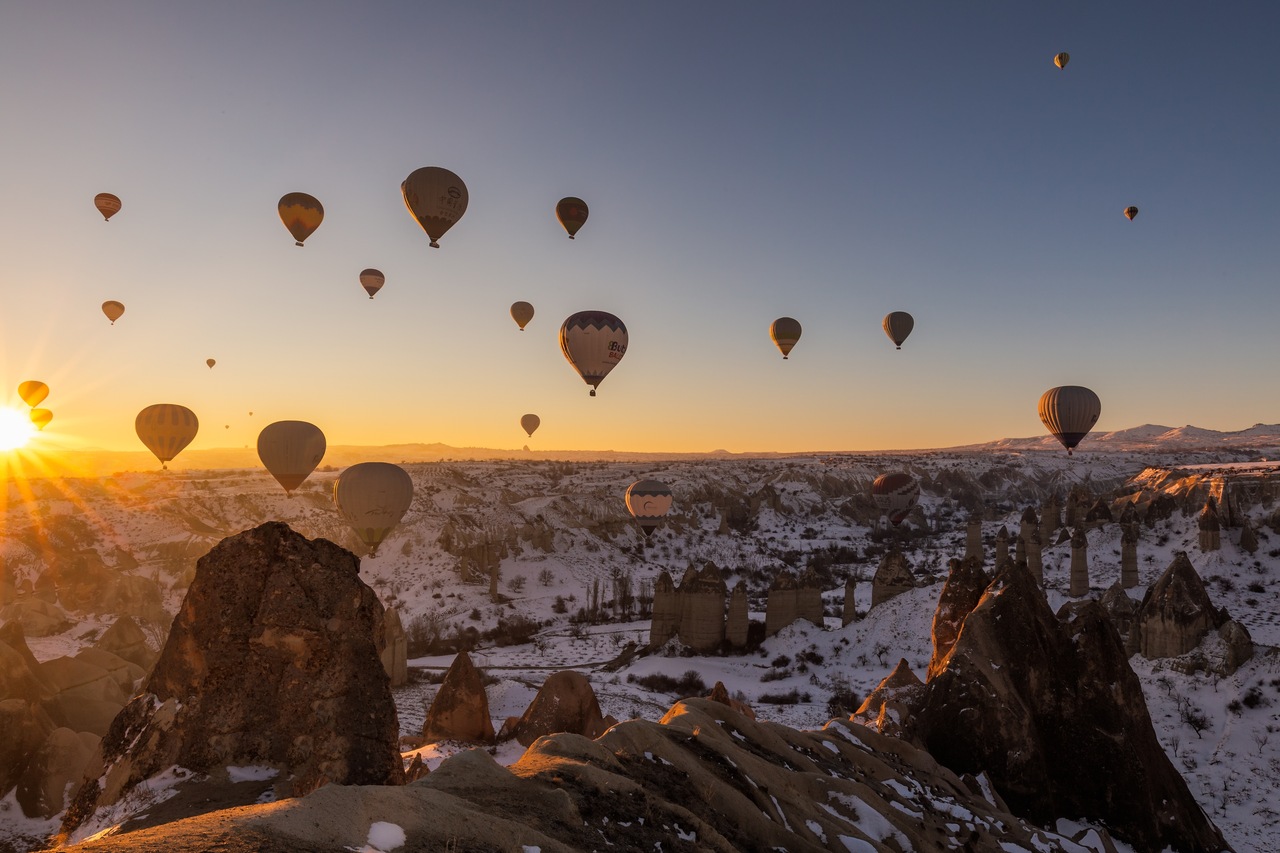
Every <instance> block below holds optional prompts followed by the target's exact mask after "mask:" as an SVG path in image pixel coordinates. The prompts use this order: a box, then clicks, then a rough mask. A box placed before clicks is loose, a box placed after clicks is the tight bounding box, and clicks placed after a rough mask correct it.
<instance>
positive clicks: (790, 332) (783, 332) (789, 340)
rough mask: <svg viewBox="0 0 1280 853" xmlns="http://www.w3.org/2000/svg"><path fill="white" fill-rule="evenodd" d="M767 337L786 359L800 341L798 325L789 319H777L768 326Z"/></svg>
mask: <svg viewBox="0 0 1280 853" xmlns="http://www.w3.org/2000/svg"><path fill="white" fill-rule="evenodd" d="M769 337H771V338H773V343H774V345H775V346H777V347H778V349H779V350H780V351H781V352H782V357H783V358H786V357H787V354H788V353H790V352H791V348H792V347H794V346H795V345H796V341H798V340H800V323H799V322H798V321H796V320H793V319H791V318H790V317H779V318H778V319H776V320H774V321H773V322H772V323H770V324H769Z"/></svg>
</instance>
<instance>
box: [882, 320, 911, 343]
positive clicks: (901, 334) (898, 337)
mask: <svg viewBox="0 0 1280 853" xmlns="http://www.w3.org/2000/svg"><path fill="white" fill-rule="evenodd" d="M883 326H884V333H885V334H886V335H888V336H889V340H891V341H893V343H894V346H896V347H897V348H898V349H902V342H903V341H905V340H906V339H907V335H909V334H911V330H912V329H914V328H915V327H916V321H915V318H913V317H912V316H911V315H910V314H908V313H907V312H906V311H892V312H890V313H889V314H886V315H885V318H884V323H883Z"/></svg>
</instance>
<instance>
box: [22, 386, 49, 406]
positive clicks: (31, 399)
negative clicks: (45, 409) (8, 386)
mask: <svg viewBox="0 0 1280 853" xmlns="http://www.w3.org/2000/svg"><path fill="white" fill-rule="evenodd" d="M18 396H19V397H21V398H22V402H24V403H26V404H27V405H28V406H32V407H34V406H38V405H40V403H41V401H43V400H44V398H45V397H48V396H49V386H48V385H45V384H44V383H43V382H39V381H37V380H35V379H28V380H27V381H26V382H22V383H19V384H18Z"/></svg>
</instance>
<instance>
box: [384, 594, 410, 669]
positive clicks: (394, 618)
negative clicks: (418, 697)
mask: <svg viewBox="0 0 1280 853" xmlns="http://www.w3.org/2000/svg"><path fill="white" fill-rule="evenodd" d="M382 642H383V646H382V655H381V658H382V668H383V669H385V670H386V671H387V678H389V679H390V680H391V686H392V687H400V686H402V685H404V684H407V683H408V681H409V637H408V635H407V634H405V632H404V625H403V624H401V622H400V614H399V613H398V612H397V611H396V610H395V608H391V609H390V610H386V611H383V619H382Z"/></svg>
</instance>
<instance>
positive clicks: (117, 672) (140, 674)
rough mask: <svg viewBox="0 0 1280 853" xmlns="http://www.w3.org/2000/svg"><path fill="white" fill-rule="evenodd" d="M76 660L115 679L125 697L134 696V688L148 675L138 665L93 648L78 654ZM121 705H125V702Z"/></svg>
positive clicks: (85, 649)
mask: <svg viewBox="0 0 1280 853" xmlns="http://www.w3.org/2000/svg"><path fill="white" fill-rule="evenodd" d="M75 659H76V660H78V661H80V662H81V663H87V664H89V665H90V666H95V667H98V668H99V669H101V670H103V671H104V672H106V673H107V674H108V675H110V676H111V677H112V678H113V679H115V682H116V684H118V685H119V686H120V690H121V691H122V692H123V693H124V695H125V696H132V695H133V688H134V686H135V685H136V684H137V683H138V682H139V681H140V680H142V679H143V678H145V677H146V675H147V673H146V671H145V670H143V668H142V667H140V666H138V665H137V664H136V663H133V662H132V661H127V660H125V659H124V658H122V657H120V656H119V655H114V654H112V653H111V652H108V651H104V650H102V649H99V648H94V647H93V646H90V647H88V648H84V649H81V650H80V651H78V652H76V654H75ZM121 704H124V703H123V701H122V702H121Z"/></svg>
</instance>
